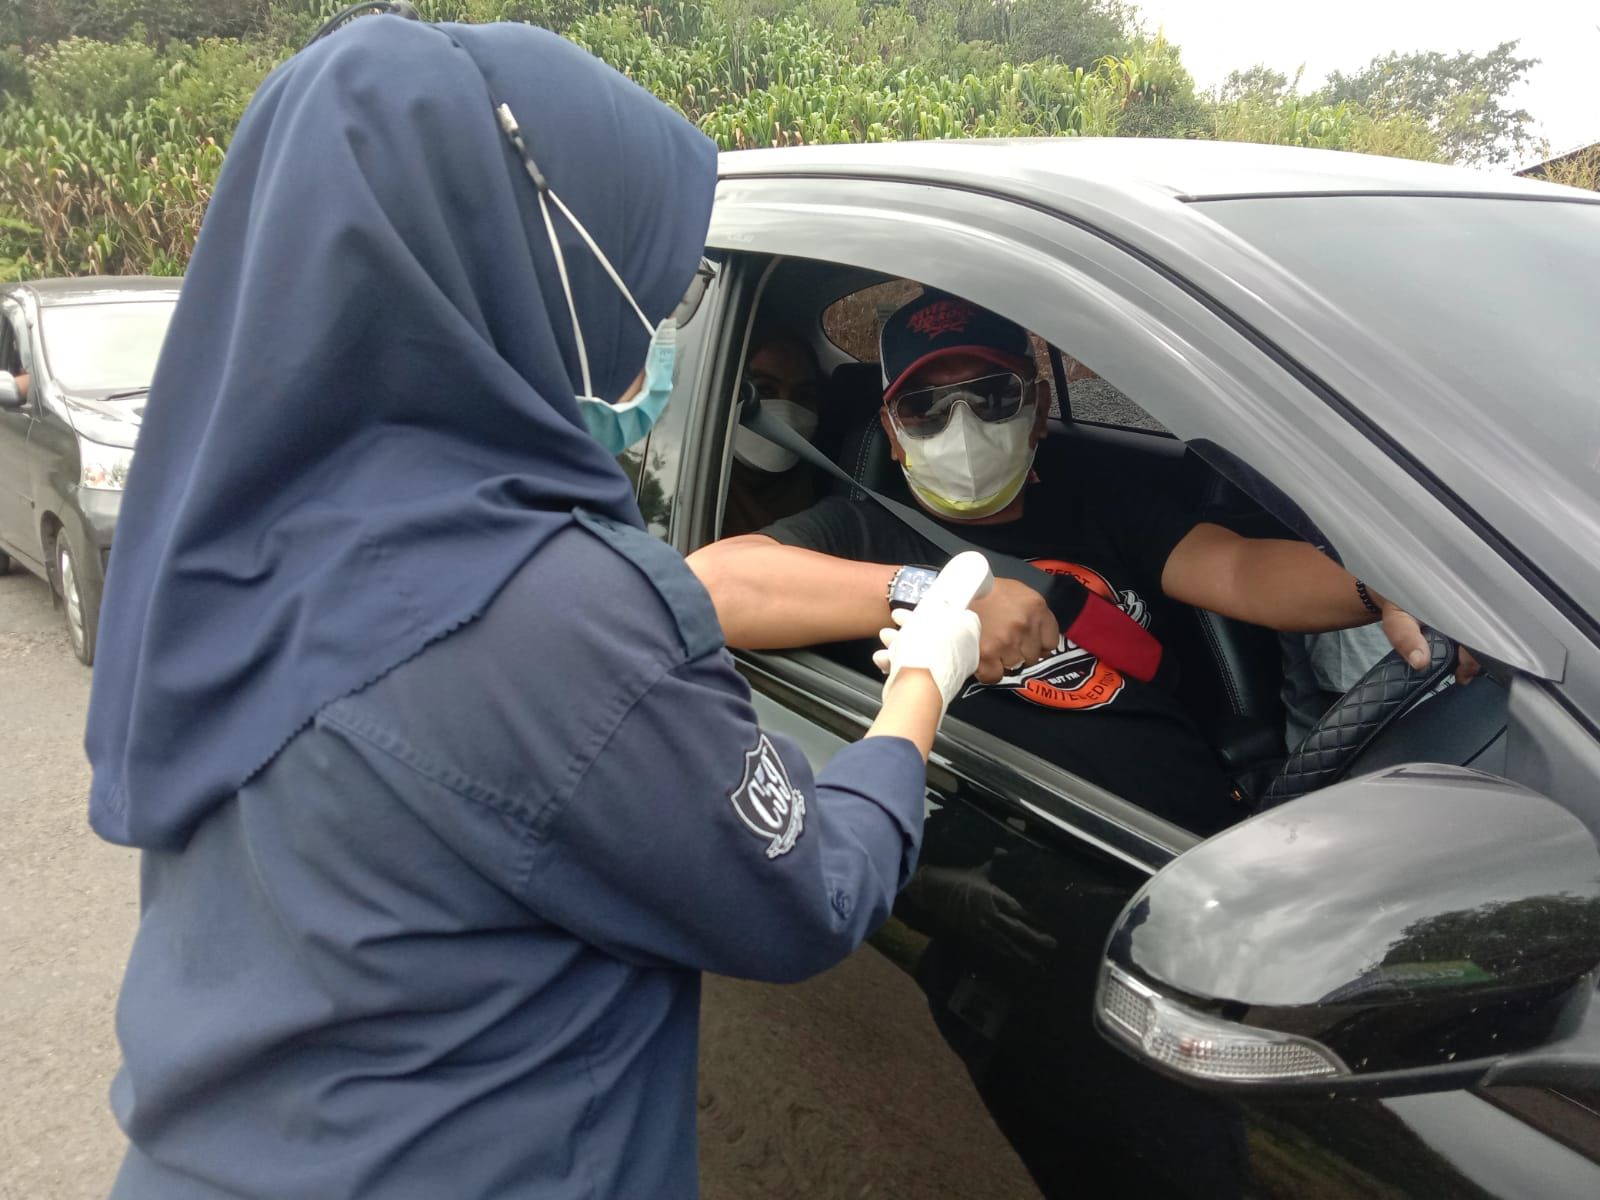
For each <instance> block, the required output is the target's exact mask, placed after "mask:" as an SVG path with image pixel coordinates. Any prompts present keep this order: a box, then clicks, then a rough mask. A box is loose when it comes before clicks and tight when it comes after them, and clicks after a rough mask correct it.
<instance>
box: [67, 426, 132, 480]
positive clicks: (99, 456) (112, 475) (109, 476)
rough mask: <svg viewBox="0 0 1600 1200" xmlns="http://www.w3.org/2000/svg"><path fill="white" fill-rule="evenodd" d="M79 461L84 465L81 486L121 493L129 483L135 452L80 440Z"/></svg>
mask: <svg viewBox="0 0 1600 1200" xmlns="http://www.w3.org/2000/svg"><path fill="white" fill-rule="evenodd" d="M78 459H79V461H80V462H82V464H83V471H82V473H81V474H80V476H79V478H78V482H79V484H81V485H82V486H83V487H86V488H94V489H96V490H98V491H104V492H120V491H121V490H122V488H123V486H124V485H125V484H126V483H127V482H128V466H129V464H131V463H132V462H133V451H132V450H131V449H129V448H128V447H126V446H106V445H102V444H101V443H99V442H91V441H88V440H86V439H84V438H79V439H78Z"/></svg>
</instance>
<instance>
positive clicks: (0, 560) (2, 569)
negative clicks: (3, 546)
mask: <svg viewBox="0 0 1600 1200" xmlns="http://www.w3.org/2000/svg"><path fill="white" fill-rule="evenodd" d="M10 571H11V555H9V554H7V553H6V552H5V551H4V550H0V575H6V574H9V573H10Z"/></svg>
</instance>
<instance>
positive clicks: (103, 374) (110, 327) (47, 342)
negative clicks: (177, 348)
mask: <svg viewBox="0 0 1600 1200" xmlns="http://www.w3.org/2000/svg"><path fill="white" fill-rule="evenodd" d="M176 303H177V301H175V300H172V299H161V300H129V301H119V302H116V303H109V304H62V305H53V306H51V307H49V308H45V309H44V310H42V311H41V312H40V314H39V324H40V330H41V332H42V333H43V335H44V356H45V361H46V362H47V363H49V365H50V374H51V376H52V377H53V378H54V379H55V381H56V383H57V384H59V385H60V386H61V387H62V388H64V389H66V390H67V391H69V392H114V391H125V390H128V389H132V388H144V387H149V386H150V378H151V376H152V375H154V374H155V370H156V356H157V355H158V354H160V353H161V339H162V338H163V337H165V336H166V332H167V323H168V322H169V321H171V320H172V310H173V307H174V306H175V305H176Z"/></svg>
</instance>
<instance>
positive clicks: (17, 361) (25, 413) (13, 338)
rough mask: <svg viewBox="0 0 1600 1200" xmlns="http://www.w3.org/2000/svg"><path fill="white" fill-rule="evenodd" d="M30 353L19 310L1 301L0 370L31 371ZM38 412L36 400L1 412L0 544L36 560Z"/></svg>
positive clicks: (8, 299)
mask: <svg viewBox="0 0 1600 1200" xmlns="http://www.w3.org/2000/svg"><path fill="white" fill-rule="evenodd" d="M32 360H33V353H32V348H31V346H30V345H29V341H28V329H27V324H26V322H25V321H24V319H23V315H22V307H21V306H20V305H19V304H18V303H17V302H16V300H15V299H13V298H12V297H10V296H7V297H5V298H3V299H0V368H3V369H6V370H13V369H14V368H15V367H17V366H21V367H23V368H24V369H25V370H30V374H31V367H32ZM37 411H38V404H37V398H36V396H30V399H29V400H27V401H26V402H24V403H23V404H22V405H21V406H19V407H16V408H0V543H3V544H4V547H5V549H6V550H7V551H8V552H9V553H13V554H19V555H22V556H25V557H27V558H28V559H30V560H37V559H38V558H39V547H38V544H37V541H38V539H37V536H36V535H35V532H34V529H33V484H32V466H31V459H30V455H29V451H28V439H29V435H30V433H31V431H32V428H33V423H34V414H35V412H37Z"/></svg>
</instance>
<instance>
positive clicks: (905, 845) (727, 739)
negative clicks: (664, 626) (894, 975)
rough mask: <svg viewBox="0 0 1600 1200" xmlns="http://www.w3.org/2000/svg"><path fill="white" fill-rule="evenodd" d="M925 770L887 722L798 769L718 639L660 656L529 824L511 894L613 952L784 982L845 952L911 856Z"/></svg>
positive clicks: (887, 904)
mask: <svg viewBox="0 0 1600 1200" xmlns="http://www.w3.org/2000/svg"><path fill="white" fill-rule="evenodd" d="M925 780H926V775H925V770H924V766H923V762H922V758H921V756H920V755H919V754H918V753H917V750H916V747H915V746H913V745H912V744H911V743H910V742H909V741H906V740H904V739H901V738H887V737H880V738H868V739H865V740H863V741H861V742H858V743H856V744H854V745H851V746H848V747H846V748H845V749H844V750H842V751H840V752H839V754H838V755H837V756H835V758H834V759H833V761H832V762H831V763H829V764H828V766H827V767H826V768H825V769H824V770H823V771H822V772H821V774H820V775H819V776H818V777H817V778H816V779H815V780H813V778H812V774H811V769H810V767H809V765H808V764H807V762H806V760H805V757H804V756H803V755H802V754H801V752H800V751H799V749H798V747H796V746H795V744H794V743H793V742H791V741H790V740H789V739H788V738H786V737H784V736H783V735H781V734H775V733H766V732H764V731H763V730H762V729H761V728H760V727H759V726H758V725H757V723H756V719H755V712H754V709H753V708H752V707H751V705H750V702H749V692H748V689H747V687H746V685H745V683H744V680H743V679H742V678H741V677H740V676H739V674H738V673H737V671H736V670H735V669H734V667H733V662H732V659H731V658H729V657H728V655H727V654H726V653H725V652H723V651H721V650H718V651H716V652H714V653H711V654H706V655H703V656H701V657H700V658H698V659H694V660H691V661H689V662H686V663H682V664H681V665H678V666H677V667H675V668H673V669H669V670H664V671H663V672H662V673H661V674H660V675H659V677H658V678H656V680H655V681H654V682H653V683H652V684H651V685H650V686H649V687H648V688H647V689H646V690H645V691H644V692H643V693H642V694H641V695H640V697H639V699H638V700H637V701H635V702H634V704H633V705H632V706H631V707H630V708H629V709H628V711H627V712H626V713H625V714H624V715H623V716H622V717H621V719H620V720H619V721H618V722H617V724H616V725H615V727H614V728H613V729H612V731H611V733H610V735H609V737H607V738H606V740H605V741H604V743H603V745H602V746H601V748H600V750H599V751H598V753H597V754H595V755H594V756H593V758H592V759H591V760H590V762H589V765H588V767H587V769H586V770H584V771H583V773H582V774H581V776H580V777H579V778H578V780H577V782H576V784H575V785H574V786H573V787H572V789H571V791H570V793H569V794H568V795H567V796H566V797H564V798H563V799H562V801H561V802H560V805H559V808H558V811H557V812H556V813H555V814H554V815H553V817H552V818H551V819H550V820H549V821H548V822H547V823H545V824H544V826H543V827H542V828H541V830H540V831H539V832H538V833H536V834H535V835H534V843H533V851H532V855H531V857H530V859H529V866H528V871H527V875H526V877H525V880H524V884H523V887H524V899H525V901H526V902H527V903H529V904H530V905H531V906H532V907H533V908H534V909H535V910H536V911H538V912H539V913H541V915H543V916H545V917H547V918H548V919H550V920H552V921H555V922H556V923H558V924H560V925H562V926H564V927H565V928H567V929H569V930H571V931H572V932H573V933H575V934H577V935H578V936H579V937H582V938H583V939H585V940H586V941H588V942H590V943H592V944H594V945H596V946H598V947H600V948H601V949H603V950H605V951H607V952H608V953H611V954H613V955H615V956H617V957H619V958H621V959H623V960H625V961H629V962H635V963H640V964H645V965H677V966H683V967H691V968H696V969H700V970H706V971H714V972H717V973H719V974H724V975H733V976H740V977H744V978H750V979H764V980H773V981H794V980H799V979H804V978H806V977H808V976H810V975H813V974H815V973H817V972H819V971H821V970H824V969H825V968H827V967H830V966H832V965H833V964H834V963H836V962H838V961H840V960H841V959H843V958H845V957H846V956H847V955H848V954H850V952H851V951H853V950H854V949H855V948H856V947H857V946H858V945H860V944H861V942H862V941H863V940H864V939H865V938H866V937H867V936H868V935H869V934H870V933H871V932H872V931H873V930H875V929H876V928H877V927H878V926H879V925H880V924H882V923H883V921H884V919H885V918H886V917H887V916H888V914H889V910H890V908H891V906H892V905H893V903H894V897H895V894H896V893H897V892H898V891H899V890H900V888H901V887H902V886H904V884H905V882H906V880H907V879H908V878H909V877H910V874H911V871H912V869H913V867H914V866H915V865H916V857H917V850H918V847H919V845H920V842H921V836H922V818H923V795H924V788H925Z"/></svg>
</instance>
